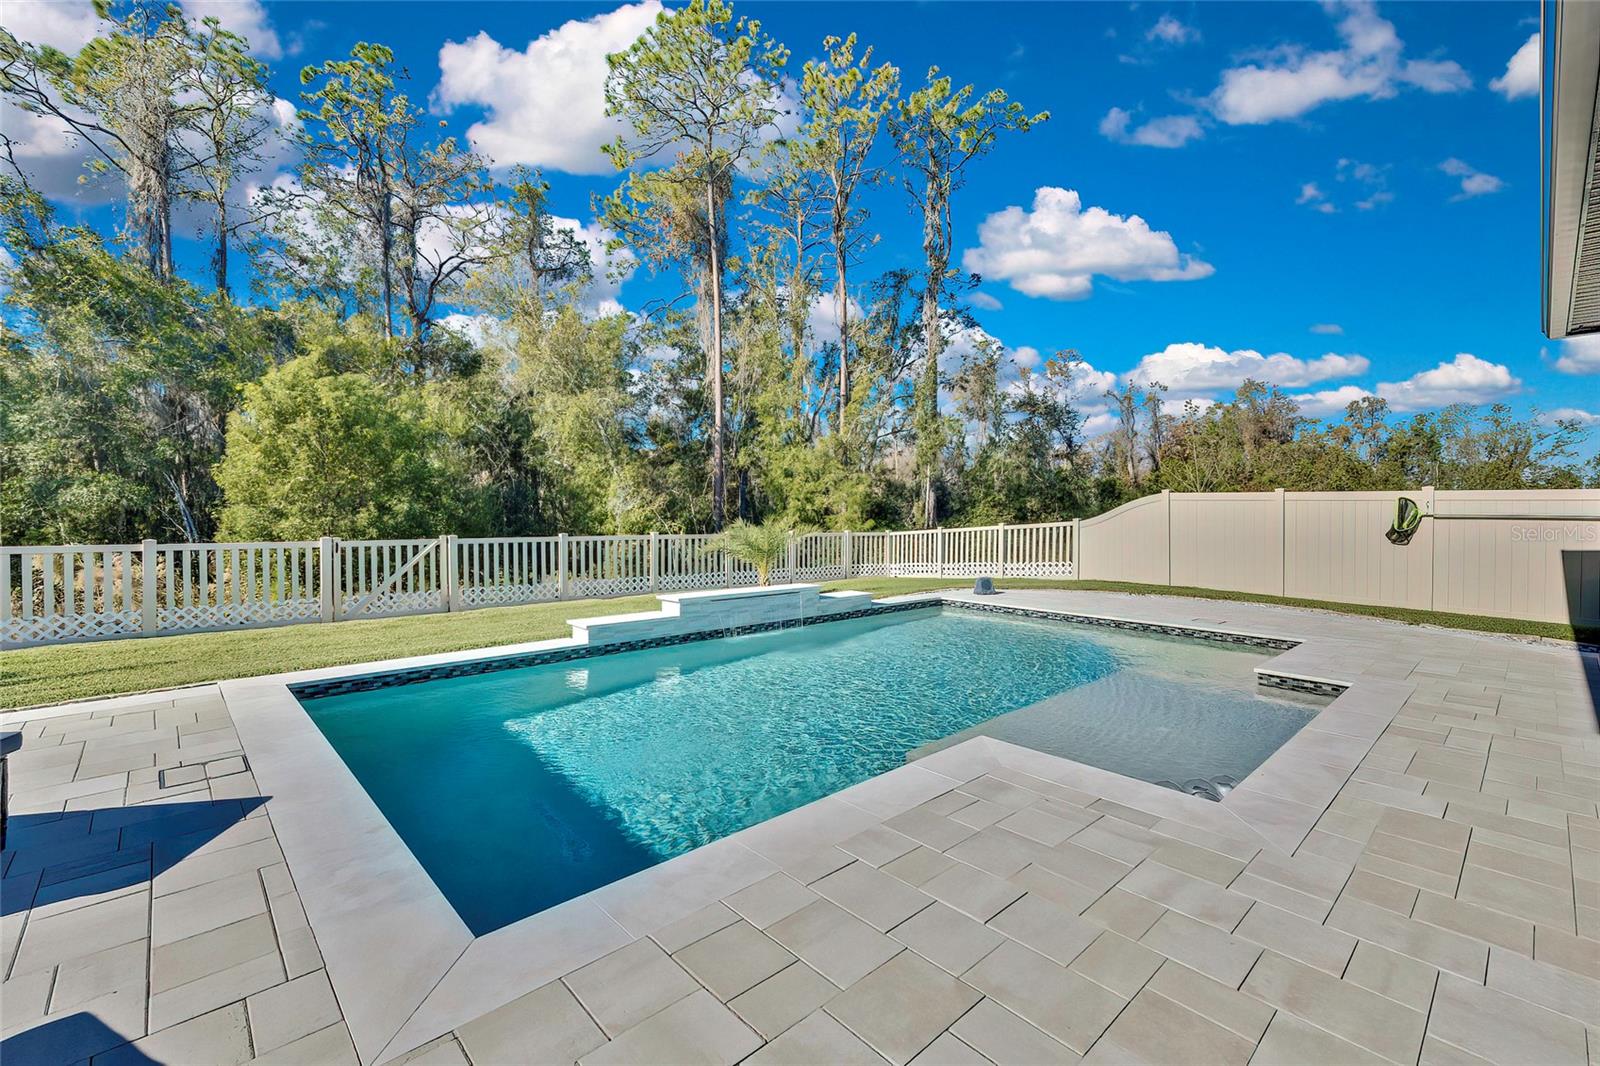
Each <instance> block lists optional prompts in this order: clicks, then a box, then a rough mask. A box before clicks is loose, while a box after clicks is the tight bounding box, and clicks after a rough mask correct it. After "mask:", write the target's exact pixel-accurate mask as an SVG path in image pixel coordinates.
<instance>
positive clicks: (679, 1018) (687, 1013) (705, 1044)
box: [578, 989, 761, 1066]
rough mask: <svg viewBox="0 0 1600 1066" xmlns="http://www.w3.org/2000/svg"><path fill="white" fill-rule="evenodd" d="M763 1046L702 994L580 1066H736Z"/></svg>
mask: <svg viewBox="0 0 1600 1066" xmlns="http://www.w3.org/2000/svg"><path fill="white" fill-rule="evenodd" d="M760 1046H761V1038H760V1037H759V1036H757V1035H756V1034H755V1033H754V1032H753V1031H752V1030H751V1029H750V1028H749V1027H748V1026H746V1025H745V1024H744V1023H743V1022H741V1021H740V1020H739V1018H738V1016H737V1015H735V1014H734V1013H733V1012H732V1011H730V1010H729V1009H728V1008H727V1007H724V1006H723V1005H722V1004H721V1003H718V1002H717V999H716V997H715V996H713V995H712V994H711V993H710V992H707V991H705V990H704V989H701V990H700V991H699V992H696V993H694V994H693V995H690V996H686V997H685V998H683V999H680V1000H678V1001H677V1002H676V1003H674V1004H673V1005H672V1006H670V1007H668V1008H666V1009H665V1010H663V1011H661V1012H660V1013H658V1014H653V1015H651V1016H650V1017H648V1018H646V1019H644V1020H643V1021H641V1022H640V1023H639V1024H638V1025H635V1026H633V1027H632V1028H630V1029H627V1030H625V1031H623V1032H622V1033H621V1034H620V1035H619V1036H617V1037H616V1039H614V1040H612V1041H611V1042H610V1043H608V1044H602V1045H601V1046H600V1047H598V1048H596V1049H595V1050H594V1051H591V1052H590V1053H589V1054H587V1055H585V1056H584V1057H583V1058H581V1059H579V1060H578V1061H579V1062H581V1063H583V1064H584V1066H620V1064H634V1066H658V1064H660V1063H669V1062H670V1063H683V1064H690V1066H692V1064H701V1063H703V1064H705V1066H732V1064H733V1063H735V1062H738V1061H740V1060H741V1059H743V1058H744V1057H745V1056H747V1055H749V1054H750V1053H751V1052H752V1051H754V1050H756V1049H757V1048H759V1047H760Z"/></svg>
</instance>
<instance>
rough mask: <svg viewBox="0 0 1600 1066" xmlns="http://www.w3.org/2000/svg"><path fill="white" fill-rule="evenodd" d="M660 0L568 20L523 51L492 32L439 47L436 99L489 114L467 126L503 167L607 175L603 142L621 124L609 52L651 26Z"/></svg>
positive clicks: (482, 149) (476, 142)
mask: <svg viewBox="0 0 1600 1066" xmlns="http://www.w3.org/2000/svg"><path fill="white" fill-rule="evenodd" d="M660 11H661V4H660V3H659V2H658V0H644V2H643V3H638V4H627V5H624V6H623V7H619V8H617V9H616V10H614V11H608V12H606V13H605V14H602V15H596V16H594V17H593V18H587V19H573V20H571V21H568V22H564V23H562V24H561V25H560V26H557V27H556V28H555V29H553V30H551V31H550V32H548V33H546V34H544V35H543V36H542V37H539V38H537V39H536V40H533V41H530V42H529V43H528V46H527V48H525V49H523V50H522V51H517V50H515V49H512V48H506V47H505V46H504V45H502V44H500V42H498V41H496V40H495V39H494V38H493V37H490V36H489V35H488V34H487V33H483V32H480V33H478V34H477V35H476V36H474V37H471V38H469V39H467V40H465V41H446V42H445V44H444V46H443V47H442V48H440V49H439V86H438V88H437V89H435V90H434V95H433V100H434V104H435V106H437V107H438V108H440V109H441V110H443V111H446V112H448V111H450V110H453V109H454V108H456V107H462V106H475V107H481V108H483V109H484V115H483V117H482V118H481V119H479V120H478V121H477V122H474V123H473V124H472V126H471V127H470V128H469V129H468V130H467V137H468V138H469V139H470V140H471V142H472V146H473V147H474V148H475V149H477V150H478V151H480V152H483V153H484V154H486V155H488V156H489V157H490V158H492V159H493V160H494V162H495V165H496V166H511V165H514V164H518V163H522V164H526V165H529V166H540V167H549V168H551V169H554V170H564V171H567V172H568V173H572V174H605V173H610V172H611V170H612V166H611V163H610V161H609V160H608V159H606V157H605V155H604V154H602V153H601V151H600V146H601V145H602V144H603V143H605V142H607V141H611V140H613V139H615V138H616V136H617V134H618V133H619V132H620V131H621V126H620V124H619V123H618V122H617V121H616V120H615V119H609V118H607V117H606V115H605V83H606V55H607V54H608V53H611V52H620V51H622V50H623V49H625V48H627V47H628V45H630V44H632V43H633V42H634V40H636V39H637V38H638V37H639V35H640V34H642V33H643V32H644V31H645V30H647V29H649V27H650V24H651V23H652V22H653V21H654V20H655V17H656V15H657V14H658V13H659V12H660Z"/></svg>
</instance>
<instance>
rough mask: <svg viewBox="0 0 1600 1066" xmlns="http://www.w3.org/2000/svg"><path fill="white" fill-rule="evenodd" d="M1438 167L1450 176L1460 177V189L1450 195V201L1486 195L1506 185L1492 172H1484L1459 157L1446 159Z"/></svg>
mask: <svg viewBox="0 0 1600 1066" xmlns="http://www.w3.org/2000/svg"><path fill="white" fill-rule="evenodd" d="M1439 169H1440V170H1442V171H1444V172H1445V173H1446V174H1448V175H1450V176H1451V177H1452V178H1460V179H1461V191H1460V192H1458V193H1456V194H1455V195H1454V196H1452V197H1450V200H1451V202H1452V203H1453V202H1455V201H1457V200H1470V199H1472V198H1473V197H1474V196H1487V195H1488V194H1489V193H1492V192H1499V191H1500V190H1501V189H1503V188H1505V187H1506V183H1505V182H1503V181H1501V180H1500V179H1499V178H1497V177H1495V176H1494V175H1493V174H1485V173H1484V172H1483V171H1481V170H1479V169H1478V168H1477V167H1474V166H1472V165H1471V164H1470V163H1464V162H1462V161H1461V160H1459V159H1446V160H1445V161H1444V162H1443V163H1440V164H1439Z"/></svg>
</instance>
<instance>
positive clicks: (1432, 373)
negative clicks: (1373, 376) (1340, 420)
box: [1373, 352, 1522, 411]
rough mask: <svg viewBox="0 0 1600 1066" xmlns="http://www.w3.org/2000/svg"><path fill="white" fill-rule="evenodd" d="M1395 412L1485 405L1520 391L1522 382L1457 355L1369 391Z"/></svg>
mask: <svg viewBox="0 0 1600 1066" xmlns="http://www.w3.org/2000/svg"><path fill="white" fill-rule="evenodd" d="M1373 391H1374V392H1376V393H1377V394H1378V395H1379V396H1382V397H1383V398H1384V399H1385V400H1388V401H1389V406H1390V407H1392V408H1394V409H1395V410H1396V411H1422V410H1426V409H1428V408H1430V407H1443V406H1445V405H1446V404H1452V403H1471V404H1480V403H1489V402H1491V401H1494V400H1498V399H1502V398H1503V397H1506V396H1511V395H1514V394H1515V393H1518V392H1520V391H1522V379H1520V378H1518V377H1516V376H1514V375H1513V374H1512V373H1511V371H1510V369H1509V368H1507V367H1505V366H1503V365H1501V364H1500V363H1491V362H1489V361H1488V360H1487V359H1480V358H1478V357H1477V356H1475V355H1473V354H1472V353H1471V352H1458V353H1457V354H1456V357H1455V358H1454V359H1452V360H1450V361H1449V362H1448V363H1440V364H1439V365H1438V366H1436V367H1434V368H1433V369H1432V370H1424V371H1422V372H1420V373H1417V374H1413V375H1411V376H1410V377H1409V378H1406V379H1405V380H1404V381H1381V382H1379V383H1378V387H1377V388H1376V389H1374V390H1373Z"/></svg>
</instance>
